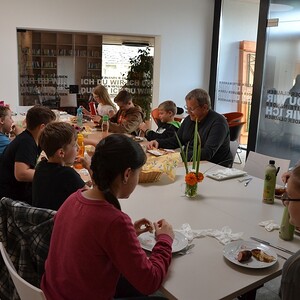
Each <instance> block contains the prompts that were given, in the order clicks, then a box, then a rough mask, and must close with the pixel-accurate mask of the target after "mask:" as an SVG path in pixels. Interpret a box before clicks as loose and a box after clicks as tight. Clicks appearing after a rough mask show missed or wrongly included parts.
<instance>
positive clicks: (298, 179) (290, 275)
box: [280, 165, 300, 300]
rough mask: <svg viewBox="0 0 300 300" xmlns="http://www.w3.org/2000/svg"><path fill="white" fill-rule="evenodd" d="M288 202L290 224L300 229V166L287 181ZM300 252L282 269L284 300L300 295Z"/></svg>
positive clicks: (282, 294)
mask: <svg viewBox="0 0 300 300" xmlns="http://www.w3.org/2000/svg"><path fill="white" fill-rule="evenodd" d="M286 193H287V197H286V199H287V200H283V204H284V205H285V206H287V207H288V211H289V214H290V223H291V224H293V225H294V226H295V227H300V166H299V165H298V166H296V167H295V168H294V169H293V170H292V171H291V172H290V176H289V177H288V180H287V189H286ZM299 282H300V250H299V251H298V252H296V253H295V254H294V255H292V256H291V257H290V258H289V259H288V260H287V261H286V263H285V264H284V266H283V269H282V278H281V288H280V294H281V299H283V300H296V299H297V300H298V299H299V295H300V285H299Z"/></svg>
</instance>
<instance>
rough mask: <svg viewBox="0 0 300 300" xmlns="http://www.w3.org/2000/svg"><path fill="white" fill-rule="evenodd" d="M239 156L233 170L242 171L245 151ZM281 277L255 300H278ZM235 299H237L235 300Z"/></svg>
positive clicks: (260, 291)
mask: <svg viewBox="0 0 300 300" xmlns="http://www.w3.org/2000/svg"><path fill="white" fill-rule="evenodd" d="M238 153H239V156H240V158H241V161H242V162H241V163H240V161H239V159H238V156H237V155H236V157H235V160H234V163H233V168H236V169H240V170H242V169H243V168H244V165H245V159H246V151H245V150H240V149H238ZM280 280H281V276H279V277H277V278H275V279H273V280H271V281H269V282H267V283H266V284H264V286H263V287H261V288H260V289H258V290H257V292H256V298H255V299H256V300H280V297H279V296H278V293H279V287H280ZM236 299H237V298H236Z"/></svg>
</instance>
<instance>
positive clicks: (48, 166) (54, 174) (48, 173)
mask: <svg viewBox="0 0 300 300" xmlns="http://www.w3.org/2000/svg"><path fill="white" fill-rule="evenodd" d="M84 185H85V183H84V181H83V180H82V179H81V177H80V175H79V174H78V173H77V172H76V171H75V170H74V169H72V168H71V167H65V166H62V165H60V164H56V163H49V162H48V161H47V160H42V161H40V162H39V164H38V165H37V166H36V169H35V173H34V177H33V183H32V204H33V206H36V207H40V208H49V209H53V210H58V209H59V207H60V206H61V205H62V204H63V203H64V201H65V200H66V199H67V198H68V197H69V196H70V195H71V194H72V193H74V192H76V191H77V190H78V189H80V188H82V187H84Z"/></svg>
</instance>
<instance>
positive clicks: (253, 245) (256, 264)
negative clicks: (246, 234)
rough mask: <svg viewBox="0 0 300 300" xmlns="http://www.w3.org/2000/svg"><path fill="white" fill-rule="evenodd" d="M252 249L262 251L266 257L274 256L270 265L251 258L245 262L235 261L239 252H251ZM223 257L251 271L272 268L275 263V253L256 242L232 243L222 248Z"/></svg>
mask: <svg viewBox="0 0 300 300" xmlns="http://www.w3.org/2000/svg"><path fill="white" fill-rule="evenodd" d="M253 249H260V250H263V251H264V252H265V253H267V254H268V255H272V256H274V257H275V260H274V261H272V262H270V263H266V262H262V261H259V260H257V259H256V258H254V257H251V258H250V260H248V261H245V262H239V261H238V260H237V255H238V253H239V252H240V251H242V250H250V251H251V250H253ZM223 255H224V257H226V258H227V259H228V260H229V261H231V262H232V263H234V264H236V265H239V266H242V267H246V268H251V269H261V268H268V267H271V266H273V265H274V264H275V263H276V262H277V254H276V252H274V251H273V250H272V249H270V248H269V247H268V246H266V245H264V244H261V243H258V242H253V241H234V242H232V243H229V244H227V245H226V246H225V247H224V249H223Z"/></svg>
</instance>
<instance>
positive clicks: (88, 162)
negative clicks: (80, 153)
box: [77, 155, 91, 170]
mask: <svg viewBox="0 0 300 300" xmlns="http://www.w3.org/2000/svg"><path fill="white" fill-rule="evenodd" d="M78 159H79V162H80V163H81V164H82V166H83V168H84V169H87V170H89V169H90V165H91V157H90V156H89V155H85V156H84V157H78ZM78 159H77V161H78Z"/></svg>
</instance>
